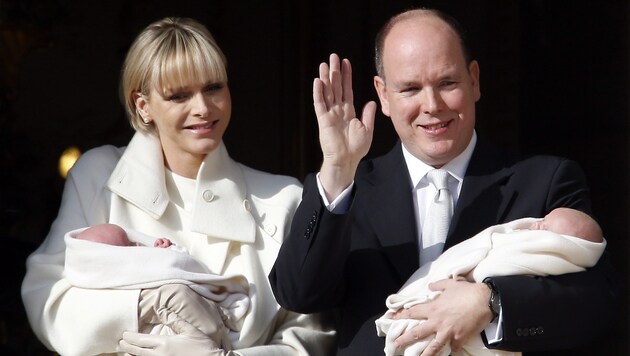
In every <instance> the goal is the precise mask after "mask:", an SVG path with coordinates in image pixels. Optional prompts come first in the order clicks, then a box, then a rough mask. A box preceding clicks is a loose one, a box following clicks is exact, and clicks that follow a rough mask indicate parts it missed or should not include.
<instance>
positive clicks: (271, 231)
mask: <svg viewBox="0 0 630 356" xmlns="http://www.w3.org/2000/svg"><path fill="white" fill-rule="evenodd" d="M277 229H278V228H277V227H276V225H274V224H269V225H265V232H266V233H267V234H268V235H269V236H273V235H274V234H275V233H276V230H277Z"/></svg>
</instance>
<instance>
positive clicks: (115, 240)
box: [76, 224, 173, 248]
mask: <svg viewBox="0 0 630 356" xmlns="http://www.w3.org/2000/svg"><path fill="white" fill-rule="evenodd" d="M76 238H77V239H81V240H88V241H93V242H100V243H103V244H108V245H113V246H142V245H140V244H139V243H138V242H133V241H131V240H129V236H127V232H126V231H125V230H124V229H123V228H122V227H120V226H118V225H115V224H98V225H94V226H92V227H89V228H87V229H85V230H83V231H81V232H80V233H79V234H77V236H76ZM172 245H173V243H172V242H171V240H169V239H167V238H166V237H160V238H157V239H155V242H154V243H153V246H154V247H161V248H167V247H170V246H172Z"/></svg>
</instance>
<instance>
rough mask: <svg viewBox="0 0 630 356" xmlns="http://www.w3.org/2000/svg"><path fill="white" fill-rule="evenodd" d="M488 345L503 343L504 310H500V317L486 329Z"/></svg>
mask: <svg viewBox="0 0 630 356" xmlns="http://www.w3.org/2000/svg"><path fill="white" fill-rule="evenodd" d="M484 332H485V333H486V340H488V345H492V344H497V343H499V342H501V341H503V309H501V310H499V317H498V318H496V319H495V321H493V322H491V323H490V324H489V325H488V326H487V327H486V328H485V329H484Z"/></svg>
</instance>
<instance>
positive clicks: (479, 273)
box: [376, 218, 606, 356]
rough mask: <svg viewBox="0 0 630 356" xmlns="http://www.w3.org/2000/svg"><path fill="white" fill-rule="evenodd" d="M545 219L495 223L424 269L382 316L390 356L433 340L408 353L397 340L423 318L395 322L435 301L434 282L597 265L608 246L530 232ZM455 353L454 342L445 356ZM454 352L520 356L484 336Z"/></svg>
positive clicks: (540, 273)
mask: <svg viewBox="0 0 630 356" xmlns="http://www.w3.org/2000/svg"><path fill="white" fill-rule="evenodd" d="M538 220H541V219H539V218H523V219H518V220H515V221H512V222H509V223H506V224H502V225H496V226H491V227H489V228H487V229H485V230H483V231H482V232H480V233H478V234H477V235H475V236H474V237H472V238H469V239H467V240H465V241H463V242H462V243H460V244H457V245H455V246H453V247H451V248H450V249H448V250H446V251H445V252H444V253H443V254H442V255H441V256H440V257H439V258H438V259H436V260H435V261H434V262H432V263H428V264H425V265H423V266H422V267H420V268H419V269H418V270H417V271H416V272H415V273H414V274H413V275H412V276H411V277H409V280H407V282H406V283H405V285H403V287H402V288H401V289H400V290H399V292H398V293H396V294H392V295H390V296H389V297H388V298H387V300H386V303H385V304H386V306H387V308H388V311H387V312H386V313H385V314H384V315H383V316H382V317H380V318H379V319H377V320H376V330H377V333H378V335H379V336H385V354H386V355H387V356H393V355H404V356H412V355H414V356H416V355H419V354H420V353H422V351H423V350H424V349H425V348H426V347H427V345H428V344H429V343H430V342H431V340H432V337H429V338H427V339H424V340H419V341H418V342H417V343H415V344H413V345H411V346H410V347H408V348H407V349H406V350H405V351H404V353H401V352H400V351H399V350H396V348H395V345H394V341H395V340H396V338H397V337H399V336H400V335H402V334H403V333H404V332H405V331H406V330H408V329H411V328H413V327H414V326H416V325H418V324H419V323H421V322H422V321H421V320H407V319H405V320H392V319H390V316H391V315H393V313H394V312H396V310H398V309H399V308H410V307H412V306H414V305H416V304H419V303H426V302H429V301H432V300H434V299H435V298H437V297H438V296H439V295H440V292H433V291H431V290H429V287H428V285H429V283H431V282H436V281H438V280H441V279H446V278H461V277H464V278H465V279H466V280H468V281H475V282H481V281H483V279H484V278H486V277H491V276H509V275H536V276H545V275H558V274H564V273H572V272H579V271H583V270H584V268H587V267H592V266H594V265H595V264H596V263H597V261H598V260H599V258H600V256H601V255H602V253H603V252H604V249H605V247H606V241H604V242H602V243H595V242H590V241H587V240H583V239H580V238H577V237H573V236H567V235H560V234H556V233H553V232H550V231H544V230H527V227H529V226H530V225H531V224H532V223H533V222H535V221H538ZM450 354H451V349H450V347H449V345H446V346H445V347H444V348H443V349H442V351H441V352H440V354H439V355H440V356H447V355H450ZM452 355H453V356H464V355H475V356H508V355H520V353H513V352H507V351H498V350H489V349H487V348H486V347H485V346H484V344H483V342H482V341H481V337H475V338H473V339H471V340H469V341H468V342H467V343H466V344H465V345H464V348H463V350H461V351H460V352H456V353H452Z"/></svg>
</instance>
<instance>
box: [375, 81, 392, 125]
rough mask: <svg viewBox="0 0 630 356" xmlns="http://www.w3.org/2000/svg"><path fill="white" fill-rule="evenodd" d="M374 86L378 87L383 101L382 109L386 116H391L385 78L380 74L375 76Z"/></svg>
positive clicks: (377, 90) (379, 97)
mask: <svg viewBox="0 0 630 356" xmlns="http://www.w3.org/2000/svg"><path fill="white" fill-rule="evenodd" d="M374 88H376V93H377V94H378V99H379V100H380V102H381V111H382V112H383V114H384V115H385V116H387V117H389V100H388V99H387V87H386V86H385V80H384V79H383V78H381V77H379V76H378V75H376V76H374Z"/></svg>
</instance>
